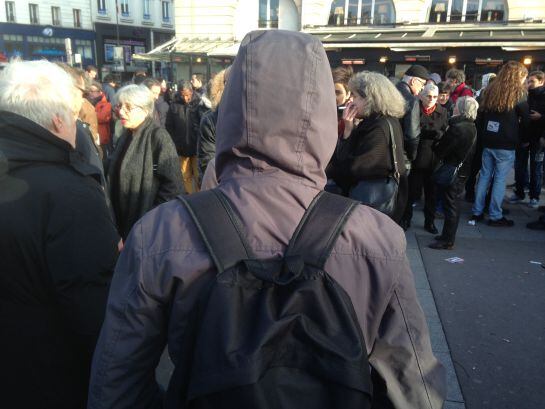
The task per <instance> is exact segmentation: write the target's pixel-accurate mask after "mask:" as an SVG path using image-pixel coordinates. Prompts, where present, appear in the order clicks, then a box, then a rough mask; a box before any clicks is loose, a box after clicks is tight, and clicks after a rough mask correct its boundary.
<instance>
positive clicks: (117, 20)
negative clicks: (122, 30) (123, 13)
mask: <svg viewBox="0 0 545 409" xmlns="http://www.w3.org/2000/svg"><path fill="white" fill-rule="evenodd" d="M115 27H116V31H117V46H118V47H119V7H118V5H117V0H115Z"/></svg>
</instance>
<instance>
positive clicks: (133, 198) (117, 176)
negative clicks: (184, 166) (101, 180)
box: [107, 117, 183, 239]
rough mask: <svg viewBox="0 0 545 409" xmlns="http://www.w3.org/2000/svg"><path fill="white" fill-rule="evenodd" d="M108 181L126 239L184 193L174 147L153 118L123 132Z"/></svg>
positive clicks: (114, 207)
mask: <svg viewBox="0 0 545 409" xmlns="http://www.w3.org/2000/svg"><path fill="white" fill-rule="evenodd" d="M107 178H108V185H109V189H110V198H111V201H112V207H113V210H114V214H115V218H116V222H117V226H118V228H119V233H120V234H121V237H122V238H123V239H126V238H127V235H128V234H129V231H130V229H131V228H132V226H133V225H134V223H136V221H137V220H138V219H140V218H141V217H142V216H143V215H144V213H146V212H147V211H148V210H150V209H152V208H153V207H154V206H157V205H158V204H161V203H164V202H166V201H168V200H171V199H173V198H175V197H176V196H177V195H179V194H181V193H182V192H183V187H182V173H181V171H180V166H179V160H178V156H177V155H176V151H175V149H174V145H173V143H172V141H171V139H170V138H169V136H168V133H167V132H166V131H165V130H164V129H163V128H159V127H158V126H157V124H155V122H154V120H153V119H152V118H151V117H150V118H147V119H146V120H145V121H144V122H143V123H142V124H141V125H140V126H139V127H138V128H137V129H135V130H134V131H130V130H128V129H125V130H124V131H123V134H122V135H121V138H120V139H119V142H118V144H117V146H116V149H115V151H114V153H113V154H112V156H111V157H110V160H109V163H108V165H107Z"/></svg>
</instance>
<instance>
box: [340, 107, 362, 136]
mask: <svg viewBox="0 0 545 409" xmlns="http://www.w3.org/2000/svg"><path fill="white" fill-rule="evenodd" d="M357 113H358V109H357V108H356V106H355V105H354V104H353V103H352V102H349V103H347V104H346V107H345V108H344V111H343V121H344V135H343V138H344V139H346V138H348V137H349V136H350V134H351V133H352V130H353V129H354V119H356V114H357Z"/></svg>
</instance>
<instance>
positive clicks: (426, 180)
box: [403, 169, 437, 224]
mask: <svg viewBox="0 0 545 409" xmlns="http://www.w3.org/2000/svg"><path fill="white" fill-rule="evenodd" d="M431 174H432V170H431V169H429V170H428V169H411V173H410V174H409V198H408V201H407V206H406V207H405V214H404V216H403V219H404V220H407V221H409V222H410V221H411V219H412V217H413V203H414V202H416V201H417V200H418V199H420V196H422V190H424V219H425V220H426V224H427V223H433V222H434V220H435V204H436V190H437V189H436V185H435V183H434V182H433V180H432V178H431Z"/></svg>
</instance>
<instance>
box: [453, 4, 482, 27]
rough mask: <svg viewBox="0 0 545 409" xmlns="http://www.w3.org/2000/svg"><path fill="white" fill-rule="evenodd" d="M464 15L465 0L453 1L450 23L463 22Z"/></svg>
mask: <svg viewBox="0 0 545 409" xmlns="http://www.w3.org/2000/svg"><path fill="white" fill-rule="evenodd" d="M478 1H479V0H477V2H478ZM463 14H464V2H463V0H451V6H450V21H452V22H457V21H462V15H463Z"/></svg>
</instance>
